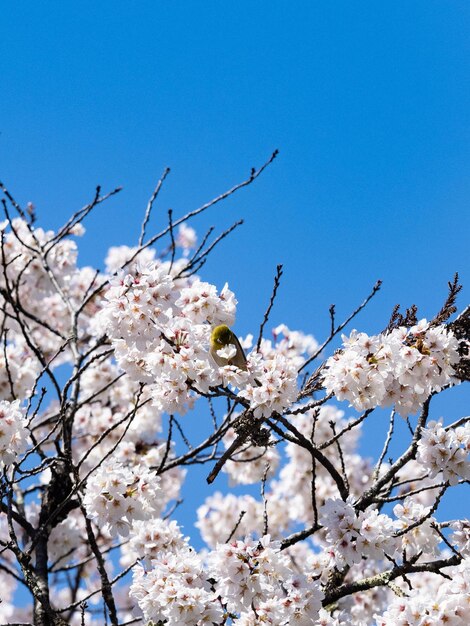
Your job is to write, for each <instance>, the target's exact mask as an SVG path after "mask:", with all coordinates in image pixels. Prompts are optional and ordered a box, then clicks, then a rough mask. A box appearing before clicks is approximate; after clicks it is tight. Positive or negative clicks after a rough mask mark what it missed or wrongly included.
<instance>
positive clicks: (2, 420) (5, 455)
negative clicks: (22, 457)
mask: <svg viewBox="0 0 470 626" xmlns="http://www.w3.org/2000/svg"><path fill="white" fill-rule="evenodd" d="M27 423H28V420H27V419H25V417H24V411H22V410H21V408H20V401H19V400H15V401H14V402H8V401H7V400H2V401H0V465H1V466H5V465H9V464H10V463H13V461H15V460H16V459H17V457H18V455H19V454H22V453H23V452H24V451H25V450H26V448H27V447H28V443H29V433H28V430H27V428H26V426H27Z"/></svg>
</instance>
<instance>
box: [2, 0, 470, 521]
mask: <svg viewBox="0 0 470 626" xmlns="http://www.w3.org/2000/svg"><path fill="white" fill-rule="evenodd" d="M2 27H3V28H2V37H1V39H0V71H1V77H2V79H1V91H2V94H1V96H0V179H1V180H3V182H4V183H5V184H6V185H7V187H9V188H10V190H11V191H12V192H13V193H14V194H15V195H16V196H17V198H18V200H20V201H21V202H23V203H26V202H27V201H32V202H34V204H35V205H36V207H37V212H38V215H39V219H40V221H41V222H42V223H44V224H46V225H47V226H49V227H57V226H58V225H59V224H60V223H62V222H63V221H64V220H65V219H66V218H67V217H68V216H69V214H70V213H71V212H72V211H73V210H75V209H77V208H79V207H80V206H81V205H82V204H84V203H85V202H86V201H87V200H88V199H89V198H90V197H91V196H92V195H93V192H94V188H95V186H96V185H97V184H101V185H102V187H103V189H104V190H109V189H111V188H114V187H115V186H117V185H123V186H124V190H123V192H122V193H121V194H120V195H119V196H118V197H116V198H115V199H113V200H111V201H110V202H109V204H107V205H103V206H101V207H99V209H98V210H97V211H96V213H95V215H94V216H93V217H92V218H91V219H90V220H89V221H88V223H87V224H86V225H87V227H88V234H87V237H86V238H85V240H84V241H83V242H82V248H81V256H80V259H81V261H82V262H83V263H84V264H85V263H86V264H97V265H101V264H102V259H103V258H104V256H105V252H106V249H107V247H108V246H109V245H112V244H123V243H127V244H135V243H136V241H137V239H138V234H139V228H140V221H141V217H142V215H143V211H144V209H145V205H146V202H147V199H148V197H149V195H150V193H151V191H152V189H153V187H154V185H155V183H156V181H157V180H158V178H159V176H160V174H161V172H162V171H163V169H164V168H165V167H166V166H170V167H171V168H172V172H171V174H170V177H169V178H168V179H167V182H166V184H165V188H164V190H163V192H162V193H161V196H160V201H159V205H158V206H159V207H160V209H159V210H157V211H156V214H155V216H154V218H153V221H152V224H151V226H152V227H154V228H155V229H158V228H159V227H161V226H162V224H163V223H164V222H165V220H166V213H167V209H168V208H169V207H171V208H172V209H173V211H174V214H175V215H180V214H181V213H183V212H186V211H188V210H190V209H192V208H195V207H197V206H199V205H200V204H201V203H203V202H205V201H206V200H208V199H210V198H212V197H213V196H214V195H218V194H219V193H221V192H222V191H224V190H225V189H226V188H228V187H230V186H231V185H232V184H234V183H236V182H239V181H241V180H242V179H243V178H245V177H246V175H247V174H248V173H249V170H250V168H251V166H253V165H260V164H262V163H263V162H264V161H265V160H266V159H267V158H268V157H269V155H270V154H271V153H272V151H273V150H274V149H275V148H278V149H279V150H280V154H279V157H278V159H276V161H275V162H274V163H273V164H272V166H271V167H270V168H269V170H268V171H266V172H265V174H264V175H263V176H262V178H260V179H259V180H258V181H257V182H256V183H255V184H254V185H253V186H252V187H250V188H248V189H245V190H243V191H242V192H240V194H239V195H237V196H236V197H234V198H232V199H230V200H229V201H228V202H227V203H226V204H224V205H222V206H219V207H218V208H217V209H214V210H212V211H211V212H209V213H207V214H205V215H204V216H201V218H199V219H198V220H197V221H195V222H194V226H195V227H196V228H197V229H198V231H199V233H200V234H202V233H203V232H204V231H205V230H206V229H207V228H208V226H210V225H215V226H216V228H217V229H218V230H223V229H224V228H226V227H227V226H229V225H230V224H232V223H233V222H234V221H236V220H237V219H239V218H244V220H245V224H244V225H243V227H242V228H241V229H240V230H239V231H237V232H236V233H234V235H233V236H232V238H231V239H230V240H227V241H225V242H224V244H222V246H221V247H220V248H219V249H218V250H217V251H216V252H215V253H214V255H213V257H212V260H211V261H209V263H208V264H207V265H206V266H205V268H204V273H203V277H204V278H205V279H206V280H209V281H212V282H215V283H216V284H217V285H218V286H219V287H222V286H223V284H224V282H225V281H228V283H229V285H230V286H231V288H232V289H234V291H235V292H236V294H237V298H238V300H239V313H238V318H237V326H236V329H237V331H238V332H239V333H240V334H246V333H248V332H254V333H256V331H257V329H258V327H259V323H260V321H261V319H262V315H263V312H264V310H265V308H266V305H267V302H268V300H269V295H270V292H271V288H272V281H273V276H274V273H275V268H276V265H277V264H278V263H283V264H284V270H285V273H284V277H283V281H282V285H281V288H280V292H279V298H278V300H277V302H276V305H275V308H274V310H273V314H272V318H271V320H272V325H273V326H274V325H276V324H278V323H280V322H285V323H286V324H287V325H288V326H290V327H291V328H299V329H302V330H304V331H307V332H311V333H313V334H314V335H315V336H316V337H317V339H319V340H322V339H323V337H324V335H325V333H326V332H327V330H328V325H329V320H328V307H329V305H330V304H331V303H333V302H334V303H336V307H337V312H338V317H339V318H341V317H343V316H345V315H346V314H347V313H348V312H349V311H350V310H352V309H353V308H355V306H356V305H357V303H358V302H360V301H361V300H362V299H363V297H364V296H365V295H366V294H367V293H368V291H369V290H370V288H371V286H372V285H373V284H374V282H375V281H376V279H377V278H381V279H382V280H383V281H384V282H383V288H382V290H381V292H380V293H379V294H378V296H377V297H376V298H375V299H374V301H373V302H372V303H371V305H370V307H369V308H368V309H367V310H366V311H365V312H364V313H363V314H362V315H361V317H360V318H359V319H358V320H357V321H356V324H355V326H356V327H358V328H360V329H362V330H367V331H370V332H374V331H379V330H381V329H382V328H383V327H384V326H385V324H386V322H387V321H388V317H389V314H390V311H391V309H392V307H393V305H394V304H396V303H397V302H400V303H402V304H403V305H404V306H409V305H410V304H412V303H416V304H417V305H418V306H419V310H420V313H421V315H422V316H423V317H427V318H430V317H432V315H433V314H434V313H435V312H436V311H437V310H438V309H439V308H440V306H441V303H442V301H443V299H444V297H445V295H446V283H447V281H448V280H450V279H451V278H452V276H453V274H454V272H455V271H459V273H460V275H461V279H462V281H463V283H464V286H465V291H464V292H463V294H462V296H461V299H460V303H461V304H462V305H464V304H465V303H466V302H467V301H468V289H469V286H470V270H469V263H468V236H469V221H470V220H469V211H468V203H469V198H470V177H469V166H470V141H469V140H470V38H469V37H468V33H469V27H470V5H469V4H468V3H464V2H442V1H439V2H438V1H434V0H422V1H410V0H394V1H393V2H390V1H383V2H380V3H378V2H372V1H364V2H354V3H353V2H346V1H343V2H339V1H335V0H329V1H328V2H315V1H312V0H310V1H307V0H303V1H299V2H293V3H292V2H281V1H276V0H274V1H270V2H267V1H256V2H253V1H250V2H248V1H246V0H239V1H237V2H220V1H218V2H215V1H212V0H206V1H204V2H201V1H199V2H197V1H195V2H181V1H172V2H160V1H158V0H153V1H141V2H132V3H131V2H122V1H120V0H113V2H110V1H107V0H105V1H101V2H99V3H97V2H89V1H83V2H80V3H67V2H58V1H50V2H47V3H32V2H24V1H18V2H15V3H6V4H4V5H3V7H2ZM464 392H465V390H464V389H463V388H462V389H459V390H457V391H456V393H455V394H448V396H447V397H446V398H445V399H443V400H442V401H440V402H439V403H438V408H437V409H436V410H437V411H438V413H437V415H436V416H438V415H440V414H442V415H445V416H446V417H448V418H453V417H454V416H459V415H462V414H463V413H464V412H465V411H466V410H467V411H468V409H465V403H464ZM467 399H468V393H467ZM467 404H468V402H467ZM382 426H384V429H386V425H384V424H379V425H377V426H376V427H377V428H379V429H381V427H382ZM369 446H373V440H372V439H371V438H369V439H368V438H365V439H364V443H363V447H364V450H368V449H369ZM222 484H223V483H222ZM190 502H191V500H190ZM449 506H452V505H451V504H449ZM453 510H454V509H451V510H450V514H452V511H453ZM188 523H189V521H188ZM188 530H189V529H188Z"/></svg>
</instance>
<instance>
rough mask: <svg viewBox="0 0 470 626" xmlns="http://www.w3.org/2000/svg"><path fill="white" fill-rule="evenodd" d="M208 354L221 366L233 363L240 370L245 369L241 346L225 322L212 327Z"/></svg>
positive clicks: (244, 358)
mask: <svg viewBox="0 0 470 626" xmlns="http://www.w3.org/2000/svg"><path fill="white" fill-rule="evenodd" d="M220 352H222V354H220ZM224 353H225V354H224ZM210 354H211V356H212V358H213V359H214V361H215V362H216V363H217V365H220V366H221V367H223V366H224V365H235V366H236V367H238V368H239V369H241V370H245V371H246V370H247V366H246V357H245V353H244V352H243V348H242V347H241V345H240V342H239V341H238V338H237V336H236V335H235V333H233V332H232V331H231V330H230V328H229V327H228V326H226V325H225V324H220V326H215V328H213V329H212V333H211V347H210Z"/></svg>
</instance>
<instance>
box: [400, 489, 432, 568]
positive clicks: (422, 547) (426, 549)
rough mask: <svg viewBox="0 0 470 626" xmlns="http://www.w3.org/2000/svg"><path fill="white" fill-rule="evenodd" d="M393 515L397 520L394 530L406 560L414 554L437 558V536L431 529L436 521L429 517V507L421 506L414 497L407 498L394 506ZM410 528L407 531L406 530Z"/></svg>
mask: <svg viewBox="0 0 470 626" xmlns="http://www.w3.org/2000/svg"><path fill="white" fill-rule="evenodd" d="M393 513H394V514H395V517H396V518H397V519H396V521H395V528H396V529H397V533H402V534H400V539H401V549H402V550H405V551H406V554H407V555H408V558H411V557H412V556H413V555H416V554H425V555H427V556H434V557H436V556H438V554H439V549H438V546H439V544H440V542H441V540H440V537H439V535H438V534H437V533H436V532H435V530H434V529H433V525H434V524H436V519H435V518H434V517H432V516H430V515H429V513H430V507H426V506H423V505H422V504H420V503H419V502H417V501H416V500H415V499H414V497H412V496H408V497H407V498H405V499H404V501H403V504H396V505H395V506H394V507H393ZM410 527H412V528H411V529H410V530H409V531H407V529H408V528H410Z"/></svg>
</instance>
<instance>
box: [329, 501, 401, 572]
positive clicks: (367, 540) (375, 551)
mask: <svg viewBox="0 0 470 626" xmlns="http://www.w3.org/2000/svg"><path fill="white" fill-rule="evenodd" d="M320 522H321V524H322V525H323V526H324V527H325V528H326V541H327V544H328V545H329V554H330V558H331V562H332V564H335V565H337V566H338V567H344V565H354V564H356V563H359V562H360V561H361V560H362V558H363V557H367V558H370V559H373V560H381V559H383V558H384V557H385V555H389V556H391V555H393V554H395V551H396V549H397V547H398V541H397V539H396V538H395V537H394V524H393V520H392V519H391V518H390V517H388V515H384V514H379V513H378V512H377V511H376V510H374V509H372V510H368V511H366V512H363V511H361V512H360V513H359V514H356V512H355V510H354V506H353V504H352V499H351V498H348V501H346V502H344V501H343V500H340V499H338V498H337V499H335V500H333V499H329V500H327V501H326V502H325V504H324V505H323V507H322V508H321V509H320Z"/></svg>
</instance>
